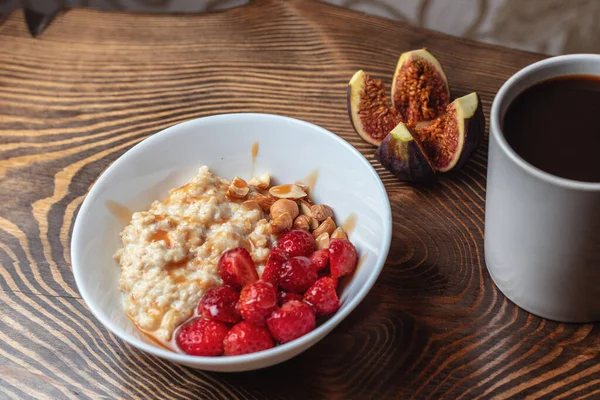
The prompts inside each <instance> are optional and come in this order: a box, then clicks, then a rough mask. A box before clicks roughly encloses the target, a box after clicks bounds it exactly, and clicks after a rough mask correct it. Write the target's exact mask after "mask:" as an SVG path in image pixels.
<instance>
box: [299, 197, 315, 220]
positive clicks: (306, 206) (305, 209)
mask: <svg viewBox="0 0 600 400" xmlns="http://www.w3.org/2000/svg"><path fill="white" fill-rule="evenodd" d="M298 204H299V205H300V212H301V213H302V215H308V216H309V217H312V215H311V213H310V208H311V207H312V206H311V205H310V203H309V202H308V201H306V200H305V199H300V200H298Z"/></svg>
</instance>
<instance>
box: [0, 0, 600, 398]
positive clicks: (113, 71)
mask: <svg viewBox="0 0 600 400" xmlns="http://www.w3.org/2000/svg"><path fill="white" fill-rule="evenodd" d="M25 29H26V28H25V25H24V24H23V20H22V15H21V13H17V12H15V13H13V14H11V15H10V16H9V17H8V19H7V20H6V21H5V23H4V24H3V25H2V26H0V48H1V49H2V51H1V52H0V154H1V156H0V213H1V214H0V261H1V262H2V268H1V269H0V307H1V310H2V318H0V398H7V399H12V398H14V399H29V398H36V399H41V398H50V399H63V398H66V399H73V398H160V399H186V398H207V399H233V398H236V399H265V398H275V399H282V398H303V399H304V398H306V399H308V398H331V399H347V398H377V399H379V398H411V397H412V398H433V399H437V398H449V399H470V398H474V397H481V398H509V397H515V398H524V397H530V398H533V399H536V398H549V397H554V398H585V397H588V398H598V397H600V364H599V362H598V361H599V360H600V356H599V352H600V324H593V325H592V324H589V325H566V324H559V323H555V322H551V321H545V320H542V319H540V318H537V317H534V316H532V315H530V314H528V313H526V312H524V311H522V310H519V309H518V308H517V307H516V306H514V305H513V304H512V303H511V302H509V301H508V300H506V299H505V298H504V297H503V296H502V294H501V293H499V292H498V290H497V289H496V288H495V287H494V286H493V284H492V282H491V280H490V277H489V275H488V273H487V270H486V269H485V265H484V262H483V239H482V238H483V221H484V219H483V216H484V198H485V171H486V147H487V141H486V142H485V143H484V145H483V146H481V148H480V149H479V151H478V152H477V154H476V155H475V157H474V158H473V160H472V161H471V162H470V163H469V164H468V165H467V166H466V167H465V168H464V169H463V170H462V171H460V172H456V173H452V174H449V175H448V176H446V177H443V178H442V179H440V180H439V181H438V182H437V183H434V184H432V185H428V186H423V185H421V186H410V185H407V184H403V183H400V182H398V181H397V180H396V179H394V178H393V177H392V176H391V175H390V174H389V173H387V172H385V171H384V170H383V169H382V168H381V167H380V166H379V165H378V164H377V163H376V162H375V161H374V159H373V152H374V148H372V147H371V146H370V145H368V144H366V143H364V142H363V141H361V140H360V139H359V137H358V136H357V135H356V134H354V133H353V131H352V128H351V127H350V124H349V121H348V117H347V113H346V100H345V96H346V94H345V93H346V83H347V81H348V79H349V78H350V77H351V75H352V73H353V72H354V71H355V70H356V69H358V68H364V69H366V70H367V71H368V72H370V73H371V74H373V75H374V76H375V77H377V78H383V79H385V80H386V82H387V83H388V84H389V83H390V81H391V74H392V72H393V69H394V66H395V63H396V60H397V56H398V54H400V53H401V52H403V51H406V50H409V49H413V48H418V47H421V46H427V47H429V48H430V49H431V50H432V52H434V54H436V56H438V57H439V59H440V60H441V61H442V63H443V64H444V67H445V69H446V71H447V75H448V78H449V80H450V84H451V89H452V92H453V95H454V96H460V95H464V94H466V93H469V92H471V91H474V90H476V91H478V92H479V93H480V94H481V98H482V99H483V103H484V105H485V111H486V114H487V113H488V111H489V106H490V103H491V100H492V98H493V96H494V94H495V93H496V91H497V90H498V88H499V86H500V85H501V84H502V82H503V81H504V80H506V79H507V78H508V77H509V76H510V75H511V74H512V73H514V72H515V71H516V70H517V69H519V68H521V67H523V66H525V65H527V64H529V63H531V62H533V61H536V60H538V59H540V58H541V57H540V56H537V55H532V54H528V53H522V52H518V51H513V50H508V49H504V48H498V47H493V46H488V45H483V44H477V43H473V42H470V41H466V40H461V39H457V38H451V37H448V36H444V35H441V34H436V33H433V32H429V31H424V30H419V29H415V28H412V27H410V26H406V25H404V24H400V23H394V22H391V21H387V20H383V19H379V18H375V17H367V16H365V15H362V14H359V13H354V12H349V11H345V10H341V9H338V8H335V7H332V6H327V5H323V4H319V3H316V2H312V1H300V0H297V1H285V2H284V1H277V0H262V1H255V2H253V3H252V4H250V5H248V6H246V7H242V8H239V9H234V10H230V11H227V12H225V13H220V14H211V15H181V16H160V15H129V14H117V13H98V12H93V11H69V12H67V13H65V14H62V15H60V16H59V17H58V18H57V19H56V20H55V21H54V23H53V24H52V25H51V26H50V27H49V28H48V29H47V30H46V31H45V32H44V34H43V35H42V36H41V37H40V38H39V39H37V40H35V39H31V38H30V37H29V36H28V33H27V32H26V30H25ZM239 111H251V112H267V113H275V114H282V115H287V116H291V117H295V118H300V119H304V120H307V121H310V122H313V123H316V124H318V125H321V126H323V127H325V128H327V129H329V130H331V131H333V132H335V133H337V134H339V135H340V136H342V137H343V138H344V139H346V140H348V141H349V142H350V143H351V144H353V145H354V146H355V147H357V148H358V149H359V150H360V151H361V152H363V154H365V156H367V158H368V159H369V160H370V161H372V162H373V163H374V165H375V167H376V168H377V170H378V171H379V172H380V174H381V177H382V179H383V181H384V183H385V184H386V187H387V189H388V192H389V195H390V201H391V205H392V208H393V211H394V221H393V222H394V237H393V246H392V249H391V251H390V255H389V258H388V262H387V265H386V267H385V269H384V271H383V273H382V274H381V277H380V278H379V280H378V282H377V284H376V285H375V287H374V288H373V290H372V291H371V293H370V294H369V295H368V296H367V298H366V299H365V301H364V302H363V303H362V304H361V305H360V306H359V307H358V308H357V310H356V311H355V312H353V313H352V314H351V315H350V316H349V317H348V318H347V320H345V321H344V322H343V323H342V324H341V325H340V326H339V327H338V328H337V329H336V330H335V331H334V332H333V333H332V334H330V335H329V336H327V337H326V338H325V339H324V340H323V341H322V342H320V343H319V344H318V345H317V346H315V347H314V348H312V349H311V350H309V351H307V352H306V353H304V354H302V355H301V356H299V357H297V358H295V359H293V360H291V361H289V362H286V363H284V364H281V365H279V366H276V367H272V368H269V369H266V370H261V371H256V372H251V373H239V374H215V373H203V372H199V371H194V370H190V369H187V368H182V367H179V366H176V365H173V364H170V363H167V362H164V361H161V360H160V359H157V358H154V357H150V356H147V355H145V354H143V353H141V352H139V351H137V350H135V349H133V348H131V347H130V346H128V345H126V344H124V343H123V342H122V341H121V340H119V339H117V338H116V337H115V336H113V335H112V334H110V333H109V332H107V330H106V329H104V327H103V326H101V325H100V324H99V322H98V321H96V320H95V319H94V318H93V317H92V316H91V314H90V312H89V311H88V309H87V308H86V306H85V304H84V303H83V301H82V300H81V298H80V296H79V293H78V292H77V288H76V286H75V282H74V280H73V275H72V273H71V267H70V259H69V238H70V234H71V227H72V224H73V221H74V215H75V214H76V212H77V210H78V207H79V205H80V204H81V202H82V200H83V198H84V197H85V194H86V193H87V191H88V190H89V188H90V187H91V185H92V184H93V182H94V180H95V179H96V178H97V177H98V175H99V174H100V173H101V172H102V171H103V170H104V169H105V168H106V167H107V166H108V165H109V164H110V163H111V162H112V161H114V160H115V159H116V158H117V157H119V156H120V155H121V154H123V152H125V151H126V150H127V149H129V148H130V147H131V146H133V145H134V144H136V143H138V142H139V141H141V140H143V139H144V138H146V137H148V136H149V135H152V134H153V133H155V132H157V131H159V130H161V129H163V128H166V127H168V126H170V125H173V124H175V123H178V122H181V121H185V120H188V119H191V118H196V117H202V116H206V115H212V114H220V113H228V112H239Z"/></svg>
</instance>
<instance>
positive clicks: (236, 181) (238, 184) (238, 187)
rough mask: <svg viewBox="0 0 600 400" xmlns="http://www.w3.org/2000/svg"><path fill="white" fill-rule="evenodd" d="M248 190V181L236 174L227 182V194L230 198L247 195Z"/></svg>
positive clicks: (241, 197) (240, 197) (239, 197)
mask: <svg viewBox="0 0 600 400" xmlns="http://www.w3.org/2000/svg"><path fill="white" fill-rule="evenodd" d="M249 191H250V188H249V187H248V183H247V182H246V181H245V180H243V179H242V178H240V177H238V176H236V177H235V178H233V180H232V181H231V183H230V184H229V188H227V196H228V197H229V198H230V199H243V198H244V197H246V196H247V195H248V192H249Z"/></svg>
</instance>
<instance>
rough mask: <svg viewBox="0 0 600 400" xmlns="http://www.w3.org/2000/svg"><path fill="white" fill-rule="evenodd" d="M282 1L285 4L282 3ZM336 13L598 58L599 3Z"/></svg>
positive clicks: (181, 6)
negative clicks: (582, 53)
mask: <svg viewBox="0 0 600 400" xmlns="http://www.w3.org/2000/svg"><path fill="white" fill-rule="evenodd" d="M282 1H285V0H282ZM323 1H325V2H327V3H331V4H334V5H337V6H340V7H344V8H349V9H352V10H357V11H361V12H365V13H368V14H373V15H378V16H382V17H385V18H390V19H395V20H399V21H405V22H408V23H411V24H413V25H417V26H421V27H425V28H428V29H432V30H437V31H441V32H444V33H448V34H450V35H454V36H460V37H466V38H469V39H474V40H478V41H482V42H487V43H494V44H500V45H504V46H508V47H513V48H518V49H523V50H530V51H535V52H540V53H546V54H552V55H557V54H566V53H580V52H587V53H599V52H600V39H599V38H600V23H599V22H598V21H600V0H569V1H565V0H323ZM246 3H248V0H0V16H1V15H6V14H8V13H9V12H11V11H12V10H14V9H20V8H23V7H25V6H26V7H28V8H29V9H31V10H35V11H36V12H39V13H41V14H42V15H44V14H48V13H49V14H52V13H54V12H55V11H56V10H57V9H60V8H70V7H91V8H95V9H100V10H122V11H135V12H173V13H180V12H215V11H221V10H225V9H228V8H232V7H238V6H241V5H244V4H246Z"/></svg>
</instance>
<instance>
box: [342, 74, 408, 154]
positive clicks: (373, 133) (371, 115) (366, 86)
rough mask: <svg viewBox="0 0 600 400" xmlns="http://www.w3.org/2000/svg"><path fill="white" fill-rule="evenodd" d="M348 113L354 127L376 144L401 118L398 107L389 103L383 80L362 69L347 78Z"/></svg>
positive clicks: (369, 141)
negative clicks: (348, 79) (372, 76)
mask: <svg viewBox="0 0 600 400" xmlns="http://www.w3.org/2000/svg"><path fill="white" fill-rule="evenodd" d="M348 114H349V116H350V121H351V122H352V126H353V127H354V130H355V131H356V132H357V133H358V134H359V135H360V137H362V138H363V139H364V140H365V141H366V142H368V143H371V144H373V145H375V146H379V144H380V143H381V142H382V140H383V139H384V138H385V137H386V136H387V135H388V133H389V132H390V131H391V130H392V129H393V128H394V127H395V126H396V125H397V124H398V122H400V115H399V114H398V111H396V110H395V109H393V108H391V107H390V106H389V102H388V98H387V95H386V93H385V87H384V86H383V82H382V81H381V80H379V79H373V78H371V77H370V76H369V75H367V74H365V72H364V71H363V70H359V71H356V73H355V74H354V75H353V76H352V79H350V82H348Z"/></svg>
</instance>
